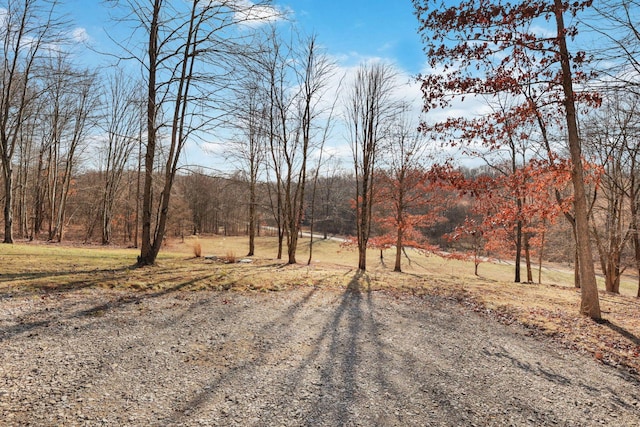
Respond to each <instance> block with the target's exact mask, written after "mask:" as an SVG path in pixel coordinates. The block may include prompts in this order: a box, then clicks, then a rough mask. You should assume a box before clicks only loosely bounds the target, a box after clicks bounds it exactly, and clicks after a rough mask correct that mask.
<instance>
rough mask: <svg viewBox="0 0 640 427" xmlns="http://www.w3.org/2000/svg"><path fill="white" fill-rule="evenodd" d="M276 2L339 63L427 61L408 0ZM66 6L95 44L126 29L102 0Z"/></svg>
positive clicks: (409, 68) (69, 1)
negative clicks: (368, 59) (366, 60)
mask: <svg viewBox="0 0 640 427" xmlns="http://www.w3.org/2000/svg"><path fill="white" fill-rule="evenodd" d="M273 4H274V5H275V6H277V7H279V8H280V10H285V11H287V12H289V13H290V16H291V17H292V19H293V20H294V21H295V22H296V24H297V25H298V27H299V28H301V29H302V30H303V31H304V32H306V33H311V32H315V33H316V34H317V36H318V40H319V41H320V43H321V44H323V45H324V46H325V47H326V49H327V52H328V53H329V54H330V55H333V56H335V57H336V58H337V59H338V60H339V61H340V63H341V65H344V66H349V65H357V63H359V62H360V61H361V60H362V59H366V58H383V59H386V60H390V61H392V62H394V63H396V65H397V66H398V67H399V68H401V69H402V70H403V71H405V72H407V73H409V74H412V75H415V74H417V73H419V72H420V71H421V70H422V67H423V64H424V63H425V55H424V53H423V51H422V46H421V42H420V37H419V36H418V34H417V31H416V28H417V23H418V21H417V19H416V17H415V16H414V15H413V6H412V4H411V1H410V0H391V1H390V0H280V1H274V3H273ZM63 5H64V8H65V9H66V10H67V12H68V13H69V15H70V16H71V18H72V19H73V21H74V24H75V26H76V27H77V28H78V29H81V30H82V31H85V32H86V36H87V37H88V39H89V40H90V42H91V43H92V44H93V45H95V46H101V45H102V46H104V45H105V44H107V40H106V34H109V33H115V32H116V31H122V28H118V27H119V26H120V27H121V26H122V24H118V23H114V22H110V20H109V9H108V8H107V7H106V6H105V5H104V4H103V2H101V1H100V0H63Z"/></svg>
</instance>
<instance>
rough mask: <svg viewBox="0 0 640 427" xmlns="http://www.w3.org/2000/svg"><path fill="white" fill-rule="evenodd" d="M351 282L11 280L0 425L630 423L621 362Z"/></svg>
mask: <svg viewBox="0 0 640 427" xmlns="http://www.w3.org/2000/svg"><path fill="white" fill-rule="evenodd" d="M338 273H340V272H338ZM146 274H147V275H148V274H149V272H148V271H147V272H146ZM211 274H212V275H213V274H217V275H220V274H221V273H220V271H219V270H218V271H216V272H215V273H214V272H212V273H211ZM348 280H350V282H349V284H348V285H347V286H346V288H342V289H339V288H335V287H320V286H315V285H308V284H301V285H298V286H290V287H288V288H286V289H283V290H281V291H279V292H258V291H246V290H245V291H241V292H236V291H233V290H227V291H225V290H210V289H209V290H197V291H196V290H189V286H190V284H192V283H191V282H190V281H187V282H186V284H187V285H186V286H176V287H170V288H166V289H158V290H147V291H132V290H126V291H123V290H108V289H100V288H94V287H87V288H82V289H78V287H76V288H74V289H67V290H63V291H60V292H50V293H31V292H17V291H16V292H13V293H12V292H10V291H7V290H6V289H5V291H3V293H2V298H1V300H0V354H2V362H1V363H0V425H7V426H14V425H16V426H17V425H33V426H36V425H37V426H60V425H65V426H74V425H83V426H100V425H109V426H121V425H129V426H154V425H157V426H161V425H163V426H164V425H176V426H179V425H184V426H200V425H212V426H215V425H220V426H222V425H224V426H230V425H235V426H278V425H282V426H317V425H325V426H338V425H344V426H373V425H380V426H459V425H478V426H480V425H483V426H484V425H490V426H508V425H518V426H526V425H530V426H545V425H554V426H557V425H560V426H578V425H579V426H595V425H611V426H613V425H617V426H622V425H626V426H631V425H638V423H639V422H640V384H639V383H638V380H637V378H636V377H635V376H633V375H631V374H630V373H629V372H628V370H626V369H622V368H621V367H620V366H618V367H614V366H610V365H611V364H610V363H603V362H606V361H603V360H598V358H596V357H594V356H593V355H592V354H589V353H587V352H584V351H576V350H575V349H568V348H567V346H566V345H562V343H560V342H557V341H554V340H550V339H549V338H548V337H547V336H546V335H544V334H539V333H537V332H536V330H535V329H531V328H523V327H522V326H520V325H517V324H516V323H515V322H514V323H512V324H511V325H507V324H505V323H510V322H504V321H503V322H497V321H496V318H499V317H500V316H486V315H479V314H478V313H477V312H476V311H482V310H475V311H474V310H472V309H470V307H472V308H473V304H470V303H469V301H466V300H464V299H460V298H458V300H457V301H456V298H453V297H451V296H447V295H435V294H431V295H429V294H424V295H422V296H417V295H414V296H412V295H410V294H408V293H399V292H394V291H391V290H377V289H375V286H373V287H372V286H371V283H370V282H368V279H366V278H363V277H360V276H358V275H357V274H356V275H353V278H352V279H348ZM274 281H275V280H274ZM183 285H184V284H183ZM484 312H487V311H486V310H484Z"/></svg>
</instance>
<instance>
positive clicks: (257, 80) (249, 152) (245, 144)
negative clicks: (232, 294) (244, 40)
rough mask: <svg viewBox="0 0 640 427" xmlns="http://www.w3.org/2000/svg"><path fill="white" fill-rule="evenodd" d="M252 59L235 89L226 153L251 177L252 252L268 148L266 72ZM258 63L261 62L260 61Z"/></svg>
mask: <svg viewBox="0 0 640 427" xmlns="http://www.w3.org/2000/svg"><path fill="white" fill-rule="evenodd" d="M255 65H256V64H254V63H253V61H252V62H250V63H249V64H248V65H247V69H248V73H247V76H246V77H245V79H244V80H243V81H241V83H240V85H239V87H238V88H237V89H236V90H235V94H236V102H237V105H235V106H234V109H233V111H234V114H233V117H234V120H233V121H232V125H233V127H234V131H235V132H236V133H237V135H236V137H235V138H234V140H233V141H232V144H231V145H230V146H229V147H228V148H227V155H228V156H229V157H230V158H231V159H236V160H237V161H239V162H240V163H241V164H242V166H241V167H242V168H243V170H244V171H246V175H247V178H248V181H249V206H248V208H249V219H248V223H249V224H248V228H249V229H248V232H249V252H248V253H247V256H253V255H254V254H255V238H256V232H257V221H258V197H257V196H258V195H257V184H258V179H259V176H260V171H261V169H262V168H263V166H264V164H263V163H264V160H265V151H266V149H267V147H266V145H267V141H266V139H267V127H268V118H267V114H268V96H267V93H266V90H265V86H266V82H265V76H264V75H263V74H262V73H261V72H260V71H261V70H260V68H259V66H257V67H254V66H255ZM258 65H259V64H258Z"/></svg>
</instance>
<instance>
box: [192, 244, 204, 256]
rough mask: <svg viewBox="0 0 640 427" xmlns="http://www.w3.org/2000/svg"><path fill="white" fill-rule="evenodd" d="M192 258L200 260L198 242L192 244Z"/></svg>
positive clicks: (200, 249)
mask: <svg viewBox="0 0 640 427" xmlns="http://www.w3.org/2000/svg"><path fill="white" fill-rule="evenodd" d="M193 256H195V257H196V258H200V257H201V256H202V244H200V240H196V241H195V242H193Z"/></svg>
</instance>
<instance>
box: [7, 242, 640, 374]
mask: <svg viewBox="0 0 640 427" xmlns="http://www.w3.org/2000/svg"><path fill="white" fill-rule="evenodd" d="M196 244H199V245H200V247H201V248H202V255H203V256H202V257H195V256H194V245H196ZM247 250H248V246H247V238H246V237H218V236H216V237H202V238H197V239H196V238H187V239H185V240H184V241H180V240H169V241H168V242H167V243H166V245H165V247H164V248H163V250H162V251H161V253H160V256H159V258H158V262H157V265H156V266H153V267H145V268H135V267H134V264H135V261H136V257H137V255H138V250H137V249H124V248H105V247H100V246H65V245H53V244H43V243H17V244H14V245H1V246H0V271H1V274H0V301H1V298H7V297H9V296H25V297H30V296H34V297H38V296H39V295H40V294H41V293H46V292H72V291H73V292H82V291H83V290H87V289H95V288H97V289H117V290H122V291H135V292H163V293H164V292H178V291H180V292H186V291H198V290H206V289H215V290H227V291H240V292H270V291H280V290H284V289H287V288H290V287H292V286H316V287H323V288H329V289H333V290H344V289H347V288H349V287H351V288H353V287H354V286H358V287H359V288H360V289H361V290H362V291H367V292H369V291H370V292H378V291H383V292H389V293H395V294H396V295H397V296H398V297H399V298H400V297H402V296H403V295H406V294H411V295H416V296H423V295H426V294H437V295H441V296H444V297H446V298H451V299H455V300H457V301H458V302H459V303H461V304H463V305H465V306H467V307H469V308H470V309H472V310H475V311H477V312H479V313H481V314H482V315H485V316H489V317H492V318H496V319H498V320H499V321H501V322H503V323H519V324H522V325H524V326H526V327H528V328H529V330H530V331H531V334H534V335H545V336H547V337H550V338H551V339H554V340H557V341H559V342H561V343H562V344H563V345H566V346H569V347H573V348H577V349H579V350H581V351H587V352H590V353H592V354H594V357H596V358H598V359H599V360H602V361H603V363H611V364H622V365H625V366H627V367H629V368H631V369H632V370H633V371H636V372H638V371H640V357H639V353H640V338H639V337H640V300H638V299H636V298H635V297H634V295H635V294H636V292H637V288H636V287H637V277H633V276H629V277H625V279H624V280H623V283H622V286H621V294H620V295H611V294H607V293H605V292H604V291H602V292H601V293H600V299H601V306H602V311H603V316H604V317H605V319H606V321H605V322H603V323H596V322H593V321H591V320H590V319H587V318H585V317H583V316H580V315H579V314H578V304H579V301H580V291H579V290H578V289H575V288H574V287H573V275H572V273H571V271H570V268H569V267H563V268H558V267H555V268H543V271H542V281H543V284H520V283H518V284H516V283H513V282H512V280H513V268H514V267H513V266H512V265H508V264H506V263H483V264H481V265H480V269H479V274H480V275H479V276H474V274H473V264H472V263H470V262H464V261H457V260H445V259H443V258H440V257H437V256H433V255H432V256H425V255H422V254H419V253H417V252H409V257H410V258H409V259H408V258H406V257H404V258H403V272H402V273H394V272H393V271H392V270H393V263H394V252H393V251H386V252H385V253H384V254H383V258H382V259H381V258H380V252H379V251H373V250H372V251H370V252H369V258H368V260H367V262H368V266H369V267H368V270H367V272H366V274H359V273H358V271H357V269H356V268H355V266H357V253H356V252H355V251H353V250H350V249H345V248H343V247H341V245H340V243H339V242H336V241H333V240H316V241H315V242H314V245H313V259H312V263H311V265H307V260H308V254H309V242H308V238H305V239H304V240H302V241H301V242H300V245H299V250H298V255H297V261H298V264H295V265H286V264H285V263H284V262H283V261H281V260H276V259H275V257H276V240H275V238H272V237H261V238H258V240H257V244H256V256H255V257H253V259H252V260H251V261H252V262H251V263H226V260H228V259H236V260H241V259H243V256H244V255H246V253H247ZM534 277H535V278H537V271H536V272H535V273H534ZM0 304H1V302H0Z"/></svg>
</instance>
